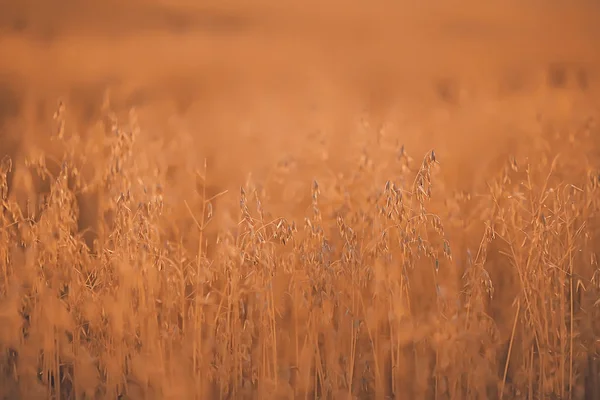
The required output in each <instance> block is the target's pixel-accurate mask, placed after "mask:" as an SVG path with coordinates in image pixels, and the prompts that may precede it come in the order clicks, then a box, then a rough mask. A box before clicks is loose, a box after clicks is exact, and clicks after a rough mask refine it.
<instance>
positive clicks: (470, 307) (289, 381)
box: [0, 106, 600, 399]
mask: <svg viewBox="0 0 600 400" xmlns="http://www.w3.org/2000/svg"><path fill="white" fill-rule="evenodd" d="M67 116H68V109H67V108H64V106H61V108H59V111H58V112H57V114H56V115H55V122H56V127H55V128H56V129H55V131H53V132H52V133H53V134H54V140H55V141H56V142H57V143H59V144H60V147H61V153H60V154H59V155H56V154H52V155H50V154H47V155H46V156H44V155H42V156H41V157H39V156H36V158H35V159H30V160H28V161H27V163H26V168H28V169H27V171H28V172H29V173H30V174H32V176H35V177H36V178H39V182H42V183H44V184H40V187H39V188H38V192H39V193H37V194H38V195H39V196H37V197H36V198H37V199H38V200H37V201H36V202H35V204H33V205H31V204H30V203H31V202H29V203H27V202H26V203H23V204H29V205H27V207H28V208H27V209H25V210H23V209H21V207H20V206H19V204H18V203H17V202H16V201H14V200H13V199H12V198H11V190H12V189H13V188H12V187H11V182H10V181H9V176H10V174H9V172H10V171H11V169H13V168H14V166H13V163H12V160H9V159H3V160H2V162H1V163H0V200H1V204H2V213H1V215H0V223H1V227H2V229H1V230H0V239H2V241H1V242H0V267H1V271H0V272H1V276H0V279H1V280H0V282H1V283H0V302H1V303H2V304H1V308H2V310H3V311H2V312H0V320H1V321H0V322H1V323H0V351H1V355H0V383H2V385H1V388H2V391H3V392H2V394H3V395H5V396H7V397H9V398H30V397H36V398H37V397H39V398H56V399H59V398H60V399H88V398H98V399H103V398H119V397H120V398H131V399H136V398H198V399H201V398H213V397H221V398H253V397H260V398H308V397H311V398H386V397H387V398H395V397H403V396H405V397H406V396H407V397H411V398H424V397H435V396H437V398H448V399H462V398H523V397H526V398H532V399H533V398H542V397H548V396H556V397H558V398H581V397H582V396H584V395H589V394H591V395H593V394H594V393H596V394H597V393H598V391H597V390H598V382H596V381H595V380H594V379H595V378H594V376H595V375H594V374H595V372H594V371H595V368H597V366H596V365H597V362H596V360H595V354H596V344H597V340H598V338H599V337H600V325H598V323H597V322H596V321H598V318H597V317H598V315H597V313H598V311H597V310H598V307H597V305H598V302H599V301H598V298H600V296H599V295H600V284H598V282H599V281H600V279H598V276H600V270H599V268H598V263H597V255H596V249H597V245H598V240H599V237H598V221H597V212H598V207H599V205H600V201H599V196H598V193H599V192H598V190H599V187H600V185H598V177H599V176H600V175H599V174H598V168H599V167H600V164H594V162H595V161H593V159H592V158H590V161H589V163H588V165H585V166H582V165H580V164H577V163H573V162H572V160H573V157H574V156H577V155H579V156H581V155H582V154H587V153H586V147H585V145H583V144H582V145H581V147H577V148H575V147H574V148H572V151H573V152H574V156H572V157H566V156H565V154H563V155H562V156H561V157H558V158H557V157H554V156H555V154H554V153H553V151H554V149H555V148H554V147H552V146H551V145H544V146H539V147H534V151H532V152H531V153H530V154H529V162H527V161H526V160H523V159H517V158H514V159H511V160H509V162H508V163H507V164H506V167H505V168H503V169H502V170H501V171H499V175H498V176H490V179H489V180H488V182H487V186H486V187H484V188H482V191H481V192H478V193H458V194H457V193H454V192H452V191H451V189H450V188H448V187H447V186H444V182H443V181H442V177H441V176H440V175H439V174H438V170H439V169H440V168H443V164H442V165H440V163H439V162H438V155H437V154H436V153H435V152H434V151H430V152H428V153H427V154H425V155H424V157H423V159H422V160H421V161H420V163H418V164H415V163H414V160H413V159H412V158H410V157H409V156H408V154H407V152H406V151H405V149H404V147H403V146H390V148H383V147H377V146H376V147H374V148H373V147H365V148H364V149H363V151H362V152H361V154H360V155H359V157H357V158H358V161H357V163H356V164H355V165H352V166H350V167H348V168H347V169H346V170H344V171H341V172H340V174H337V175H335V178H334V179H331V180H322V179H319V180H314V181H312V182H311V184H310V187H307V189H306V191H305V192H303V193H296V194H295V195H296V196H297V197H298V198H303V199H304V200H305V201H304V203H302V204H305V205H306V206H305V207H304V208H303V214H302V215H292V216H287V217H286V218H283V217H281V216H278V215H273V214H272V213H271V212H270V207H271V206H286V205H285V204H284V205H279V204H272V201H271V200H270V197H269V195H270V192H269V191H270V190H271V188H270V187H269V185H268V183H263V182H255V181H252V180H251V179H249V180H248V181H247V182H246V184H245V185H244V186H243V187H242V188H241V190H240V192H239V207H238V211H239V214H238V216H239V218H238V221H237V222H238V223H237V224H236V225H235V228H234V229H229V228H228V229H223V230H221V231H219V230H218V228H219V227H218V226H217V227H216V228H217V229H214V230H210V229H208V228H213V227H214V224H215V223H216V221H218V218H216V217H215V214H217V213H219V212H220V210H219V209H213V202H214V201H215V196H220V195H223V193H224V192H223V193H219V194H217V195H214V196H212V197H209V196H208V194H207V193H208V192H207V187H206V185H207V183H206V182H207V174H210V171H207V168H206V164H204V167H203V170H202V166H200V168H196V169H194V170H193V171H189V176H190V179H191V182H192V183H193V184H194V185H195V188H196V190H195V191H193V193H192V194H190V195H189V196H188V197H186V198H179V197H177V196H170V192H171V191H174V192H175V191H176V190H177V189H178V185H188V183H189V182H169V181H168V180H167V179H166V173H165V171H161V169H160V168H159V167H158V166H159V165H165V164H167V161H169V160H161V159H160V157H161V154H160V153H153V152H151V150H150V149H151V146H150V144H149V143H146V142H144V136H143V134H144V133H143V130H141V129H140V128H139V125H138V124H137V121H136V119H135V114H131V115H130V116H129V119H126V120H119V119H118V118H117V117H116V116H115V115H114V114H113V113H111V112H110V110H109V109H107V110H106V111H105V116H104V119H103V124H102V126H101V131H102V134H103V136H102V137H103V139H102V143H100V144H99V146H100V151H98V152H97V153H94V154H95V155H90V154H92V153H87V154H84V152H82V151H81V149H83V148H91V147H92V146H91V144H90V143H89V140H88V139H84V138H83V137H81V136H78V135H76V134H74V133H73V132H72V131H71V130H70V127H69V124H68V122H67V121H68V119H67ZM140 139H141V140H140ZM96 144H97V143H96ZM97 145H98V144H97ZM183 156H184V155H182V157H183ZM375 160H377V161H375ZM532 160H537V161H538V162H535V163H534V162H533V161H532ZM159 161H161V162H159ZM192 165H193V163H192ZM90 166H92V167H93V168H91V170H92V172H93V173H88V172H86V171H90V169H89V167H90ZM198 170H202V172H201V173H199V172H198ZM284 175H285V174H284ZM284 178H285V179H283V181H292V180H294V179H305V178H306V177H296V176H293V175H292V174H291V173H287V175H285V176H284ZM284 183H285V182H284ZM90 193H91V194H94V196H96V197H95V199H96V200H97V202H96V209H95V213H94V215H95V224H94V225H93V226H92V227H89V226H83V227H82V224H81V219H82V217H83V216H85V215H84V213H82V210H84V209H85V207H83V206H84V205H85V204H83V203H84V200H82V199H83V197H82V195H83V194H90ZM186 193H190V192H189V191H188V192H186ZM450 200H452V201H454V202H455V203H456V205H455V206H453V207H454V208H455V209H456V210H454V209H453V211H452V212H449V208H450V206H449V204H450ZM280 208H281V207H280ZM456 219H458V221H456ZM456 227H459V228H456ZM465 227H470V230H467V229H466V228H465ZM472 227H474V228H472ZM82 230H93V233H94V239H95V240H94V243H93V244H92V245H90V244H89V243H88V242H86V240H84V232H82ZM215 230H217V231H218V233H217V234H216V235H215V234H213V233H214V231H215Z"/></svg>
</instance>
